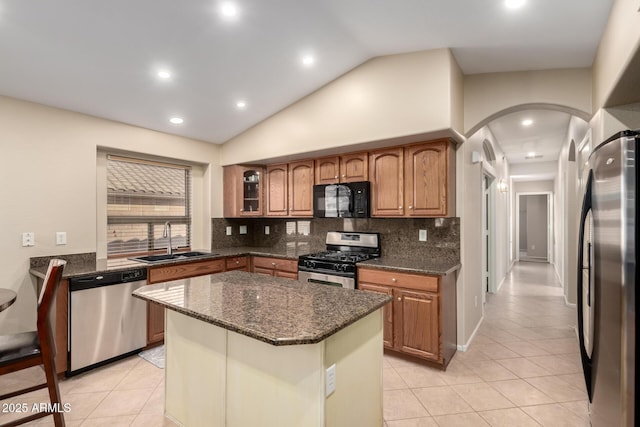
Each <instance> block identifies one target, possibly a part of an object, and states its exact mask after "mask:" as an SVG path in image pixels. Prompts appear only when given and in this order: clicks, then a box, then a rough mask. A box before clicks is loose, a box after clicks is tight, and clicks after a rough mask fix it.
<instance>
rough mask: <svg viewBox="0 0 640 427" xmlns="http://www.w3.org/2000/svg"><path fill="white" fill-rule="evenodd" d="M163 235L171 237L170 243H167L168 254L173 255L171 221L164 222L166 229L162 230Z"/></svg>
mask: <svg viewBox="0 0 640 427" xmlns="http://www.w3.org/2000/svg"><path fill="white" fill-rule="evenodd" d="M162 237H168V238H169V244H168V245H167V255H171V254H172V252H173V249H172V248H171V246H172V245H171V223H170V222H169V221H167V222H165V223H164V230H163V231H162Z"/></svg>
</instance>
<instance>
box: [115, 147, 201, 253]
mask: <svg viewBox="0 0 640 427" xmlns="http://www.w3.org/2000/svg"><path fill="white" fill-rule="evenodd" d="M167 221H169V222H170V223H171V235H172V245H173V248H174V249H175V248H189V247H190V246H191V167H189V166H182V165H174V164H169V163H161V162H153V161H146V160H140V159H132V158H127V157H120V156H114V155H110V156H107V257H108V258H117V257H126V256H132V255H138V254H143V253H147V252H153V251H157V250H166V248H167V246H168V243H169V239H168V238H165V237H163V230H164V224H165V222H167Z"/></svg>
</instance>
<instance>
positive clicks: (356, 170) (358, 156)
mask: <svg viewBox="0 0 640 427" xmlns="http://www.w3.org/2000/svg"><path fill="white" fill-rule="evenodd" d="M368 180H369V155H368V154H367V153H352V154H345V155H343V156H340V182H359V181H368Z"/></svg>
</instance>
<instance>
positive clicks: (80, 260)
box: [29, 245, 310, 279]
mask: <svg viewBox="0 0 640 427" xmlns="http://www.w3.org/2000/svg"><path fill="white" fill-rule="evenodd" d="M197 251H198V252H207V253H209V255H207V256H203V257H197V258H190V259H186V260H185V259H174V260H166V261H162V262H158V263H154V264H148V263H144V262H139V261H132V260H129V259H127V258H119V259H110V260H107V259H98V260H96V254H95V252H92V253H91V252H90V253H86V254H71V255H60V256H48V257H37V258H31V263H30V269H29V272H30V273H31V274H32V275H33V276H35V277H39V278H41V279H44V277H45V275H46V273H47V267H48V265H49V260H50V259H52V258H61V259H64V260H66V261H67V264H66V265H65V268H64V272H63V275H62V277H63V278H66V279H68V278H71V277H78V276H84V275H86V274H97V273H102V272H106V271H122V270H129V269H131V268H147V267H160V266H163V265H169V264H176V263H181V264H184V263H189V262H198V261H202V260H205V259H217V258H226V257H233V256H243V255H258V256H267V257H276V258H287V259H295V260H297V259H298V257H299V256H300V255H304V254H307V253H309V252H310V250H309V248H308V245H303V246H291V247H283V248H261V247H235V248H223V249H214V250H212V251H208V250H200V249H197Z"/></svg>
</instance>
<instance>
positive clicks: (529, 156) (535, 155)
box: [524, 151, 542, 160]
mask: <svg viewBox="0 0 640 427" xmlns="http://www.w3.org/2000/svg"><path fill="white" fill-rule="evenodd" d="M541 157H542V154H538V153H536V152H535V151H529V152H528V153H527V155H526V156H524V158H525V159H527V160H531V159H539V158H541Z"/></svg>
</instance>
